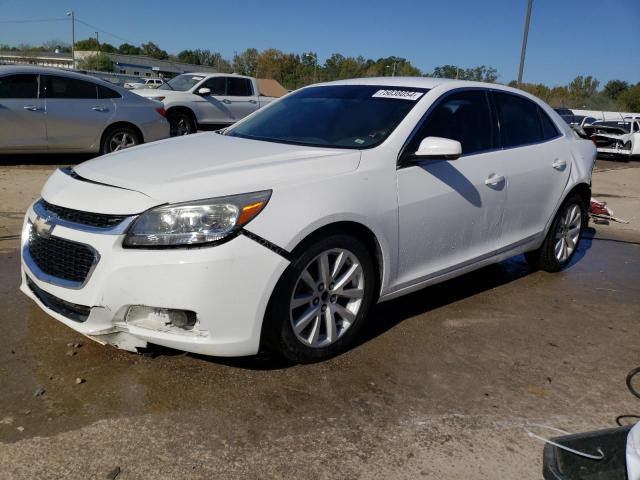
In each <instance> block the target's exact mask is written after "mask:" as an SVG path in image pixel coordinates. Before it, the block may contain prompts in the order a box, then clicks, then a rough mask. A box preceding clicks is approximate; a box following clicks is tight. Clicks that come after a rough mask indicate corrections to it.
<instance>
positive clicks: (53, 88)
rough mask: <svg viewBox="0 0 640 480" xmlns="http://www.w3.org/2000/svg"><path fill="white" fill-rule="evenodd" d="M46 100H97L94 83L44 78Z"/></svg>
mask: <svg viewBox="0 0 640 480" xmlns="http://www.w3.org/2000/svg"><path fill="white" fill-rule="evenodd" d="M46 89H47V98H74V99H80V98H91V99H94V100H95V99H96V98H98V93H97V92H98V91H97V88H96V84H95V83H91V82H85V81H84V80H78V79H76V78H69V77H56V76H53V75H47V76H46Z"/></svg>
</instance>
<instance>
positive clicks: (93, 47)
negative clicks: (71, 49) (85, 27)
mask: <svg viewBox="0 0 640 480" xmlns="http://www.w3.org/2000/svg"><path fill="white" fill-rule="evenodd" d="M76 50H87V51H90V52H97V51H99V49H98V41H97V40H96V39H95V38H87V39H85V40H78V41H77V42H76Z"/></svg>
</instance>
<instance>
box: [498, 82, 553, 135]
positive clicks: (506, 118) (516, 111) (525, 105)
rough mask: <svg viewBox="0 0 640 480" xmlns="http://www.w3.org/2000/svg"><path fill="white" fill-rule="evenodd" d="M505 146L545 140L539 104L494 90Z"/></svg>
mask: <svg viewBox="0 0 640 480" xmlns="http://www.w3.org/2000/svg"><path fill="white" fill-rule="evenodd" d="M494 98H495V99H496V106H497V108H498V115H499V118H500V133H501V136H502V146H503V147H517V146H519V145H526V144H529V143H536V142H541V141H542V140H543V138H544V137H543V134H542V124H541V122H540V116H539V115H538V106H537V105H536V104H535V103H533V102H532V101H530V100H527V99H526V98H523V97H520V96H518V95H511V94H508V93H498V92H494Z"/></svg>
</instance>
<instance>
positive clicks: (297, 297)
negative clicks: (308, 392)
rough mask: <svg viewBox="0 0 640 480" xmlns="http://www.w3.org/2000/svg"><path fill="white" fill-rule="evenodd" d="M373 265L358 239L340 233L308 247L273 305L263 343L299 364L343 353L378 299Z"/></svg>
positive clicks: (288, 272) (286, 275)
mask: <svg viewBox="0 0 640 480" xmlns="http://www.w3.org/2000/svg"><path fill="white" fill-rule="evenodd" d="M375 283H376V280H375V275H374V267H373V261H372V260H371V255H370V254H369V252H368V251H367V249H366V247H365V246H364V245H363V244H362V243H361V242H360V241H359V240H357V239H356V238H354V237H351V236H347V235H342V234H335V235H331V236H329V237H327V238H324V239H322V240H318V241H315V242H313V243H311V244H310V245H308V246H307V247H306V248H304V251H303V252H302V253H301V254H300V255H299V256H298V258H297V259H296V260H294V261H293V262H292V263H291V264H290V265H289V267H288V268H287V270H286V271H285V272H284V274H283V275H282V277H281V279H280V281H279V282H278V285H277V286H276V289H275V290H274V293H273V295H272V297H271V300H270V302H269V307H268V311H267V315H266V318H265V324H264V326H263V343H264V344H265V346H266V347H267V349H268V350H270V351H272V352H274V353H277V354H279V355H282V356H284V357H285V358H287V359H289V360H292V361H294V362H299V363H310V362H317V361H321V360H325V359H327V358H330V357H332V356H335V355H337V354H339V353H341V352H343V351H344V350H345V349H346V348H348V346H349V345H350V344H351V343H352V341H353V339H354V337H355V336H356V335H357V333H358V331H359V330H360V328H361V327H362V325H363V323H364V318H365V316H366V315H367V313H368V311H369V309H370V308H371V305H372V304H373V302H374V297H375V293H374V292H375Z"/></svg>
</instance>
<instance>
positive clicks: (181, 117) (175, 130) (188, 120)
mask: <svg viewBox="0 0 640 480" xmlns="http://www.w3.org/2000/svg"><path fill="white" fill-rule="evenodd" d="M167 120H168V121H169V131H170V135H171V136H172V137H180V136H182V135H190V134H192V133H195V132H196V125H195V121H194V120H193V118H192V117H191V115H189V114H188V113H186V112H171V113H169V114H167Z"/></svg>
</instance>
